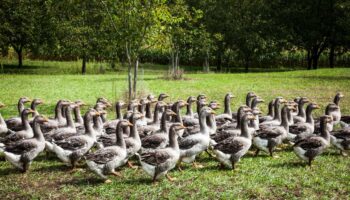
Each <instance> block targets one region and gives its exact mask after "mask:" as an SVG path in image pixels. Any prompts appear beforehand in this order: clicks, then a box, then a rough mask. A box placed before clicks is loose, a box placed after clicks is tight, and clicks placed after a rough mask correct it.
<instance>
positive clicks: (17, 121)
mask: <svg viewBox="0 0 350 200" xmlns="http://www.w3.org/2000/svg"><path fill="white" fill-rule="evenodd" d="M31 101H32V100H31V99H29V98H28V97H21V98H20V99H19V100H18V104H17V109H18V115H19V116H18V117H12V118H10V119H7V120H6V121H5V122H6V126H7V128H8V129H11V130H13V131H20V130H22V129H23V127H22V118H21V114H22V112H23V110H24V104H26V103H28V102H31Z"/></svg>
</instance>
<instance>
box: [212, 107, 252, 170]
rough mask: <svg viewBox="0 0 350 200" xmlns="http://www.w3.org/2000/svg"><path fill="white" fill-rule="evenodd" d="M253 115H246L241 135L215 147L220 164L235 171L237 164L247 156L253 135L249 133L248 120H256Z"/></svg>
mask: <svg viewBox="0 0 350 200" xmlns="http://www.w3.org/2000/svg"><path fill="white" fill-rule="evenodd" d="M254 118H255V116H254V115H253V114H251V113H247V114H245V115H244V116H243V117H242V119H241V135H240V136H237V137H229V138H227V139H225V140H223V141H221V142H219V143H217V144H215V145H214V147H213V151H214V153H215V155H216V158H217V159H218V160H219V162H220V163H221V164H222V165H224V166H227V167H229V168H231V169H235V163H237V162H238V161H239V160H240V158H241V157H242V156H243V155H245V154H246V153H247V152H248V150H249V148H250V146H251V145H252V135H251V134H250V133H249V131H248V120H254Z"/></svg>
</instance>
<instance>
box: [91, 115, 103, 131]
mask: <svg viewBox="0 0 350 200" xmlns="http://www.w3.org/2000/svg"><path fill="white" fill-rule="evenodd" d="M93 122H94V126H93V127H94V128H95V129H97V130H100V129H101V128H102V124H103V122H102V119H101V116H94V117H93Z"/></svg>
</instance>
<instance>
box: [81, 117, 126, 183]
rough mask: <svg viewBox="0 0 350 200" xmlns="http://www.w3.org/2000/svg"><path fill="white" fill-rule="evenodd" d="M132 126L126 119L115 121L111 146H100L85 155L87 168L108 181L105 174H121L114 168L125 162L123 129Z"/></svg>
mask: <svg viewBox="0 0 350 200" xmlns="http://www.w3.org/2000/svg"><path fill="white" fill-rule="evenodd" d="M128 126H133V124H131V123H130V122H129V121H128V120H124V119H122V120H120V121H119V122H118V123H117V131H116V140H115V143H114V144H113V145H111V146H108V147H104V148H101V149H99V150H96V151H95V152H93V153H89V154H87V155H86V156H85V159H86V164H87V165H88V167H89V169H90V170H91V171H93V172H94V173H95V174H97V175H98V176H99V177H101V178H102V179H104V180H105V183H110V182H111V180H109V179H108V178H107V175H109V174H112V175H115V176H121V174H120V173H118V172H116V171H115V169H116V168H118V167H120V166H122V165H124V164H125V159H127V155H128V154H127V151H126V143H125V141H124V137H123V129H125V128H127V127H128Z"/></svg>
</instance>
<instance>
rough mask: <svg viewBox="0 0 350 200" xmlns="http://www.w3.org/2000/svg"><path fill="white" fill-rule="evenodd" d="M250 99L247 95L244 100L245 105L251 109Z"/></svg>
mask: <svg viewBox="0 0 350 200" xmlns="http://www.w3.org/2000/svg"><path fill="white" fill-rule="evenodd" d="M250 100H251V97H250V96H249V95H247V97H246V99H245V103H246V105H247V106H248V107H249V108H250V107H251V101H250Z"/></svg>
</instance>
